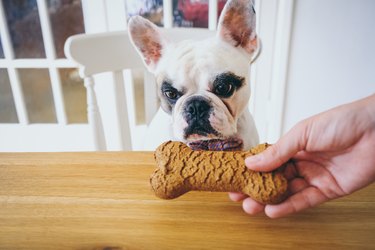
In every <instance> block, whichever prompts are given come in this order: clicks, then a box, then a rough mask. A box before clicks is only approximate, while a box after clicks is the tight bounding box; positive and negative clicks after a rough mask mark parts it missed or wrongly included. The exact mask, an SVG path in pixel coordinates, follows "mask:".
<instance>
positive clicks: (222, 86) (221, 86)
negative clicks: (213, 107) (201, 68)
mask: <svg viewBox="0 0 375 250" xmlns="http://www.w3.org/2000/svg"><path fill="white" fill-rule="evenodd" d="M233 90H234V87H233V85H232V84H231V83H218V84H216V85H215V88H214V93H215V94H216V95H219V96H222V97H229V96H231V95H232V93H233Z"/></svg>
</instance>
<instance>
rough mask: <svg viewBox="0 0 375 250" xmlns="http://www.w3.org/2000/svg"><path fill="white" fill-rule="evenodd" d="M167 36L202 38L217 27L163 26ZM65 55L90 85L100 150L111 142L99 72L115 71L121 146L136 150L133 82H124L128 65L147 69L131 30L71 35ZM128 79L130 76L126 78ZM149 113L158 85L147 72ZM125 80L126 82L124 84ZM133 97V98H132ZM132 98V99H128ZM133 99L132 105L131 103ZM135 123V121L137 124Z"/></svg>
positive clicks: (91, 120) (89, 110) (92, 121)
mask: <svg viewBox="0 0 375 250" xmlns="http://www.w3.org/2000/svg"><path fill="white" fill-rule="evenodd" d="M162 32H163V33H165V36H166V37H168V39H169V40H171V41H179V40H185V39H193V40H199V39H204V38H207V37H211V36H214V33H215V32H214V31H209V30H207V29H196V28H172V29H162ZM65 55H66V56H67V58H69V59H71V60H73V61H74V62H76V63H77V64H78V65H79V73H80V76H81V77H82V78H83V79H84V82H85V87H86V89H87V113H88V122H89V125H90V127H91V130H92V135H93V138H94V144H95V145H94V146H95V149H96V150H99V151H102V150H106V149H107V142H106V138H105V133H104V130H103V123H105V122H106V121H105V120H102V118H101V114H100V107H98V102H97V97H96V93H95V88H94V84H95V77H94V76H95V75H97V74H100V73H105V72H112V73H113V77H112V79H113V81H114V86H115V99H116V100H115V102H116V107H115V109H116V112H115V114H116V115H117V119H116V121H117V123H118V124H117V128H118V134H119V135H120V136H119V137H120V138H119V140H120V145H121V146H120V149H121V150H132V149H133V145H132V140H131V135H132V133H134V131H132V130H134V126H132V124H130V121H133V120H134V117H130V116H134V113H135V112H134V110H129V109H133V108H134V104H133V103H131V102H129V99H130V100H131V101H133V100H134V98H132V96H131V95H132V94H133V93H130V92H133V91H131V89H132V88H129V89H130V91H127V93H126V92H125V91H126V90H128V89H127V88H126V86H130V85H132V84H133V83H132V82H126V83H124V76H123V71H124V70H126V69H130V70H133V69H140V68H141V69H144V70H146V69H145V67H144V65H143V62H142V61H141V58H140V56H139V55H138V54H137V52H136V50H135V49H134V48H133V46H132V44H131V43H130V40H129V37H128V34H127V31H119V32H108V33H100V34H80V35H74V36H72V37H70V38H69V39H68V40H67V41H66V43H65ZM126 79H127V78H126ZM144 79H145V83H144V84H145V85H144V86H145V88H144V89H145V96H146V97H145V98H144V99H145V113H146V115H147V116H150V115H153V114H155V112H156V110H157V95H156V86H155V83H154V79H153V77H152V76H151V75H150V74H149V73H148V74H147V73H146V75H145V78H144ZM124 84H125V85H124ZM129 97H130V98H129ZM127 99H128V100H127ZM129 103H130V105H129ZM133 125H134V124H133Z"/></svg>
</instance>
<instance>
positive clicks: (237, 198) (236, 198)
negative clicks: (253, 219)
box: [228, 192, 247, 202]
mask: <svg viewBox="0 0 375 250" xmlns="http://www.w3.org/2000/svg"><path fill="white" fill-rule="evenodd" d="M228 195H229V199H231V200H232V201H236V202H237V201H242V200H243V199H245V198H246V197H247V195H244V194H241V193H235V192H229V194H228Z"/></svg>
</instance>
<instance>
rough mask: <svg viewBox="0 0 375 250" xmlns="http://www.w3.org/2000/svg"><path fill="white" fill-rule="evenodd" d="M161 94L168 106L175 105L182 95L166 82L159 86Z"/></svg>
mask: <svg viewBox="0 0 375 250" xmlns="http://www.w3.org/2000/svg"><path fill="white" fill-rule="evenodd" d="M161 92H162V94H163V95H164V96H165V98H166V99H167V100H168V102H169V103H170V104H175V103H176V102H177V100H178V98H180V97H181V96H182V95H183V93H182V92H180V91H178V90H177V89H176V88H174V87H173V86H172V84H171V83H169V82H167V81H163V83H162V85H161Z"/></svg>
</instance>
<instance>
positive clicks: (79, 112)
mask: <svg viewBox="0 0 375 250" xmlns="http://www.w3.org/2000/svg"><path fill="white" fill-rule="evenodd" d="M59 72H60V78H61V84H62V89H63V94H64V101H65V109H66V114H67V116H68V122H69V123H87V105H86V89H85V86H84V84H83V80H82V79H81V78H80V77H79V75H78V70H77V69H60V70H59Z"/></svg>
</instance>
